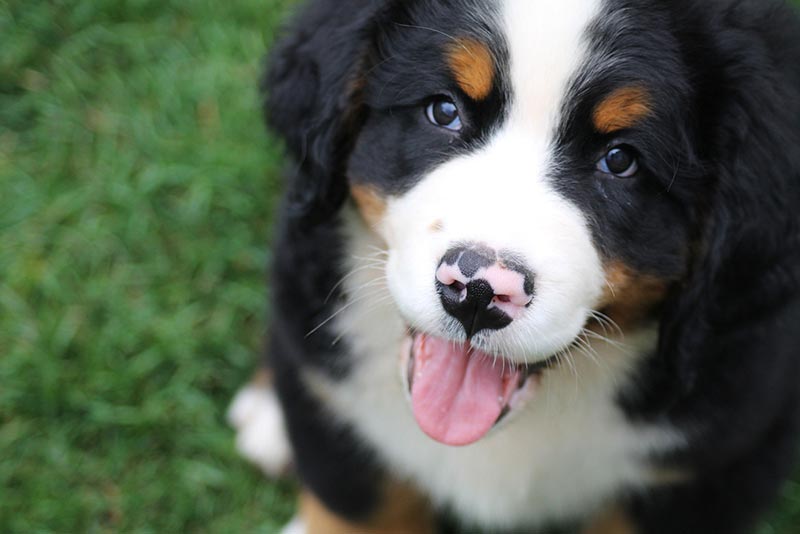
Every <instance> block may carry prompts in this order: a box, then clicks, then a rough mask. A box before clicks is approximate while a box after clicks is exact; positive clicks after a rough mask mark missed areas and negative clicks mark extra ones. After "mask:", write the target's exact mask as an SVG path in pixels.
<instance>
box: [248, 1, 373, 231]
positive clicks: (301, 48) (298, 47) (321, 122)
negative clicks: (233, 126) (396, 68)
mask: <svg viewBox="0 0 800 534" xmlns="http://www.w3.org/2000/svg"><path fill="white" fill-rule="evenodd" d="M387 3H388V2H386V1H379V0H316V1H312V2H310V3H309V4H308V5H306V6H305V7H304V8H303V9H302V10H301V11H300V13H299V16H297V17H295V19H294V21H293V22H292V24H290V26H289V29H288V32H287V33H286V35H284V36H283V38H282V39H280V40H279V41H278V43H277V45H276V46H275V48H273V51H272V53H271V54H270V57H269V58H268V69H267V72H266V75H265V76H264V78H263V80H262V85H261V89H262V92H263V94H264V95H265V101H264V114H265V117H266V120H267V123H268V124H269V125H270V126H271V127H272V129H273V130H275V131H276V132H277V133H278V134H279V135H280V136H281V137H282V138H283V140H284V141H285V143H286V146H287V149H288V151H289V152H290V155H291V156H292V157H293V159H294V160H295V162H296V163H297V165H298V167H299V168H298V169H297V171H296V172H295V173H291V174H292V175H291V176H290V178H289V180H290V181H289V183H288V195H289V206H288V209H289V216H290V217H293V218H295V219H296V220H298V221H300V222H301V223H303V224H316V223H319V222H321V221H325V220H326V219H328V218H329V217H330V216H331V215H332V214H333V213H334V212H335V211H336V210H337V209H338V208H339V207H340V206H341V205H342V203H343V202H344V200H345V198H346V196H347V186H346V180H345V178H344V165H345V163H346V159H347V155H348V154H349V151H350V148H351V145H352V143H353V141H354V137H355V134H356V132H357V129H358V128H359V122H360V113H359V102H358V99H359V91H360V81H359V80H360V75H361V71H362V69H363V66H364V62H365V61H364V60H365V54H366V52H367V49H368V46H369V43H370V41H371V39H372V33H373V28H374V27H375V25H376V24H377V19H378V17H379V13H380V12H381V10H382V9H383V8H384V6H385V4H387Z"/></svg>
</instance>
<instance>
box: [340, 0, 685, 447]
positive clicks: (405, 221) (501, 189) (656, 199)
mask: <svg viewBox="0 0 800 534" xmlns="http://www.w3.org/2000/svg"><path fill="white" fill-rule="evenodd" d="M465 13H466V14H468V15H465ZM393 20H394V21H395V22H394V24H390V25H388V26H387V27H386V28H385V29H384V30H383V31H382V32H381V33H380V35H379V36H378V37H377V42H376V43H375V44H374V45H373V47H372V48H371V50H370V53H369V55H368V56H367V64H368V69H367V73H366V74H364V75H363V78H362V79H361V83H363V89H362V98H363V102H364V108H363V117H364V118H363V125H362V127H361V129H360V133H359V134H358V136H357V137H356V140H355V143H354V148H353V151H352V154H351V156H350V158H349V161H348V165H347V168H346V173H347V177H348V180H349V185H350V190H351V194H352V196H353V198H354V200H355V202H356V204H357V206H358V207H359V209H360V210H361V213H362V215H363V217H364V219H365V220H366V222H367V223H368V224H369V225H371V227H372V228H373V229H374V231H376V232H377V233H378V234H379V235H380V236H381V237H382V238H383V240H384V241H385V243H386V246H387V250H388V264H387V269H386V271H387V272H386V274H387V281H388V286H389V289H390V291H391V294H392V297H393V299H394V302H395V303H396V305H397V307H398V308H399V310H400V312H401V314H402V316H403V318H404V320H405V321H406V322H407V324H408V325H409V326H410V328H411V329H412V335H413V336H414V337H415V343H414V344H413V345H412V347H413V348H412V351H411V358H412V363H411V370H410V371H409V375H410V379H409V381H410V382H411V390H412V399H413V402H414V404H415V413H417V415H418V419H419V420H420V423H421V424H422V426H423V429H425V430H426V431H429V433H430V434H431V435H433V436H434V437H436V438H437V439H441V440H442V441H445V442H448V443H456V444H461V443H462V442H469V441H470V440H471V439H472V438H473V437H474V435H482V434H481V430H485V428H481V429H470V430H471V431H467V430H464V432H465V434H464V435H458V436H456V434H458V432H457V431H455V430H453V429H452V427H453V426H454V425H453V424H451V423H452V422H451V421H442V420H440V419H439V418H438V417H436V416H434V415H430V416H428V415H429V414H426V413H420V412H427V411H428V409H426V408H425V407H426V406H437V407H440V408H441V409H442V410H443V411H448V412H457V411H458V405H459V403H458V402H456V401H454V400H453V399H451V398H449V397H448V398H447V399H441V398H440V397H439V393H436V392H438V391H440V390H441V388H442V387H444V386H443V380H444V379H445V377H446V376H447V375H448V373H450V372H451V371H452V370H453V369H452V367H451V366H450V365H449V364H448V365H445V364H444V363H442V365H441V367H442V368H441V369H440V368H439V365H438V362H439V361H440V360H445V359H446V360H447V361H449V362H452V361H455V360H459V359H462V360H464V361H467V360H468V359H472V360H474V359H476V358H482V359H483V360H485V361H488V362H491V364H484V365H483V366H480V365H479V364H477V363H476V364H474V365H473V364H469V363H465V366H464V368H463V371H462V372H463V373H465V374H471V373H475V374H481V376H482V378H481V379H475V381H474V382H470V381H469V379H465V381H464V382H462V383H461V384H460V385H458V384H456V383H454V384H452V385H451V389H452V390H453V392H454V393H453V395H454V396H457V395H460V394H461V392H463V391H464V390H465V389H476V390H479V391H480V395H484V396H485V397H486V399H487V400H486V401H483V402H489V400H488V399H492V398H496V397H497V396H500V397H502V398H503V399H504V400H503V401H502V402H501V406H500V407H499V409H500V411H501V412H502V411H503V410H504V409H506V404H513V403H514V400H515V396H514V395H515V394H516V392H515V391H513V386H509V385H508V384H509V382H514V383H517V382H519V383H523V384H524V383H525V377H526V376H527V373H528V370H529V369H530V364H533V367H534V368H536V367H537V365H546V363H547V362H548V361H550V360H551V359H552V358H553V357H554V356H555V355H557V354H558V353H559V352H560V351H563V350H565V349H566V348H567V347H569V346H570V345H571V344H573V343H575V342H576V340H577V339H578V338H579V336H580V335H581V333H582V332H584V331H585V330H584V329H585V328H587V327H591V324H590V323H592V322H593V321H594V320H596V319H600V320H601V321H602V320H603V318H610V319H611V320H612V321H619V322H626V321H627V320H628V319H629V317H630V316H631V315H635V316H637V317H638V318H640V319H641V318H643V317H644V318H646V317H647V316H648V314H649V313H650V312H652V311H653V309H654V308H655V306H656V305H657V304H658V302H659V301H660V300H661V299H662V298H663V297H664V295H665V293H666V290H667V287H668V285H669V283H670V282H671V281H672V280H675V279H677V278H679V277H680V276H681V275H682V273H683V271H684V270H685V268H686V264H687V252H688V250H689V245H690V239H691V235H692V231H693V228H692V221H691V220H690V217H689V216H688V213H689V212H690V211H691V206H690V205H687V203H686V199H681V198H679V197H678V195H675V194H672V193H671V191H670V186H671V185H672V184H671V182H672V181H673V180H674V178H675V173H676V172H678V171H681V172H683V175H686V172H685V168H686V167H688V166H690V165H691V162H692V161H693V160H694V158H695V155H694V154H693V153H692V152H691V150H690V149H688V148H687V146H686V144H685V142H684V141H683V137H684V136H686V135H687V133H686V131H685V129H684V128H682V127H681V125H682V124H683V123H684V122H685V117H683V116H681V112H680V110H681V108H682V105H681V104H682V99H683V98H685V95H683V94H682V92H681V85H680V84H681V81H680V80H681V76H682V73H681V72H680V70H679V69H677V68H676V67H675V64H676V63H677V61H676V58H674V57H669V56H668V55H667V56H666V57H663V55H662V56H658V60H657V61H656V60H654V58H653V57H651V56H649V55H648V54H647V53H646V52H647V50H649V49H651V48H653V47H654V46H660V43H658V44H655V45H654V44H649V45H647V46H644V43H633V44H635V45H638V46H637V47H635V48H634V49H636V50H639V49H640V47H644V48H642V50H643V52H642V53H641V55H632V54H630V52H629V50H630V49H631V48H630V44H631V43H625V42H619V41H617V42H614V43H609V42H608V40H607V36H608V35H612V34H618V35H622V36H623V37H622V38H621V40H622V41H624V40H625V37H624V36H626V35H631V34H641V33H642V31H643V30H644V28H650V27H652V25H653V21H652V19H651V17H649V16H647V15H646V14H645V13H636V12H635V10H627V11H626V10H620V12H618V11H616V10H615V9H614V8H613V6H610V5H608V4H603V3H601V2H584V1H570V2H566V3H564V2H562V3H559V4H558V5H555V4H554V5H552V6H545V5H541V4H540V3H532V2H529V1H527V0H506V1H505V2H502V3H497V4H491V5H487V4H486V3H480V4H478V3H476V4H475V5H470V6H469V7H468V8H465V6H463V5H450V6H447V7H440V8H439V9H436V10H433V9H414V8H408V9H405V10H401V11H397V12H395V13H394V19H393ZM656 27H657V26H656ZM656 33H657V31H656ZM631 38H632V39H633V37H631ZM652 38H653V36H652V35H649V36H648V39H652ZM656 41H658V40H657V39H656ZM654 55H655V54H654ZM667 80H668V81H667ZM448 344H449V345H450V346H452V347H460V348H456V349H453V350H450V349H447V348H446V346H447V345H448ZM468 354H470V355H471V356H467V355H468ZM498 361H500V363H499V364H498V363H497V362H498ZM519 364H523V366H526V367H520V366H519ZM488 366H493V367H496V368H497V370H496V371H495V372H494V373H493V372H492V371H491V370H489V369H486V367H488ZM423 367H424V368H425V369H422V368H423ZM473 367H474V368H473ZM508 369H510V370H511V371H508ZM518 370H519V372H520V373H521V374H522V376H517V374H516V373H517V371H518ZM423 371H424V372H423ZM479 371H480V373H479ZM423 375H424V376H423ZM431 375H433V377H434V378H430V377H431ZM484 375H486V376H484ZM489 375H497V376H495V379H494V380H491V379H490V378H489ZM428 380H432V383H428ZM490 383H491V384H490ZM490 385H491V386H493V387H490ZM418 389H419V392H418V391H417V390H418ZM522 389H524V388H522ZM456 391H457V392H459V393H455V392H456ZM480 395H476V396H472V398H471V401H470V403H469V404H470V408H469V409H470V410H471V409H472V408H471V406H472V404H474V401H475V397H477V396H480ZM464 409H465V411H466V410H467V409H468V408H467V407H466V406H465V407H464ZM493 417H494V418H496V417H497V414H494V412H492V413H490V414H487V425H485V426H488V422H489V420H491V419H492V418H493ZM471 418H472V419H474V417H471ZM428 419H429V420H428ZM455 426H457V425H455ZM440 427H448V428H449V430H447V429H444V430H442V429H441V428H440ZM437 429H438V430H437ZM448 436H449V437H448Z"/></svg>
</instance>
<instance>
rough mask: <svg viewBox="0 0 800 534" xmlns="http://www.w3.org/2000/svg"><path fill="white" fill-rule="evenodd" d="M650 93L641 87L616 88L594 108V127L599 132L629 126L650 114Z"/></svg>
mask: <svg viewBox="0 0 800 534" xmlns="http://www.w3.org/2000/svg"><path fill="white" fill-rule="evenodd" d="M650 112H651V110H650V95H649V94H648V93H647V91H646V90H645V89H643V88H641V87H637V86H630V87H623V88H621V89H617V90H616V91H614V92H613V93H611V94H610V95H609V96H607V97H606V98H605V100H603V101H602V102H600V103H599V104H598V105H597V107H596V108H595V109H594V114H593V116H592V120H593V122H594V127H595V128H596V129H597V131H598V132H601V133H612V132H616V131H618V130H624V129H626V128H630V127H632V126H634V125H636V123H638V122H639V121H641V120H642V119H644V118H645V117H647V116H648V115H650Z"/></svg>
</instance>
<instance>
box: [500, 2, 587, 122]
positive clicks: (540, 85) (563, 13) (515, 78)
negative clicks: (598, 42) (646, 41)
mask: <svg viewBox="0 0 800 534" xmlns="http://www.w3.org/2000/svg"><path fill="white" fill-rule="evenodd" d="M502 5H503V25H504V30H505V34H506V41H507V43H508V51H509V56H510V57H509V61H510V75H511V91H512V99H513V100H512V107H511V112H510V113H509V122H510V126H512V127H523V128H526V129H530V128H536V129H537V130H539V131H540V132H541V134H542V137H543V138H547V137H550V135H551V133H552V131H553V130H554V128H555V126H556V121H557V120H558V111H559V110H560V109H561V105H562V104H563V100H564V97H565V95H566V92H567V87H568V84H569V81H570V80H571V78H572V77H573V76H574V75H575V73H576V71H577V70H578V69H579V68H580V66H581V65H582V64H583V63H584V62H585V61H586V49H585V40H584V37H585V36H586V30H587V28H588V27H589V25H590V24H591V22H592V20H593V19H594V18H595V17H596V16H597V15H598V14H599V12H600V9H601V0H557V1H554V0H502ZM542 129H543V130H542ZM537 133H539V132H537Z"/></svg>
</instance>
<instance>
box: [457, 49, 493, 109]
mask: <svg viewBox="0 0 800 534" xmlns="http://www.w3.org/2000/svg"><path fill="white" fill-rule="evenodd" d="M447 60H448V64H449V65H450V69H451V70H452V72H453V75H454V76H455V78H456V82H457V83H458V86H459V87H460V88H461V90H462V91H464V92H465V93H466V94H467V96H469V97H470V98H472V99H473V100H483V99H485V98H486V97H487V96H489V94H490V93H491V92H492V87H493V86H494V60H493V59H492V53H491V51H490V50H489V47H488V46H486V45H485V44H483V43H481V42H480V41H476V40H474V39H466V38H465V39H457V40H456V41H455V42H454V43H452V44H451V45H450V46H448V48H447Z"/></svg>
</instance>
